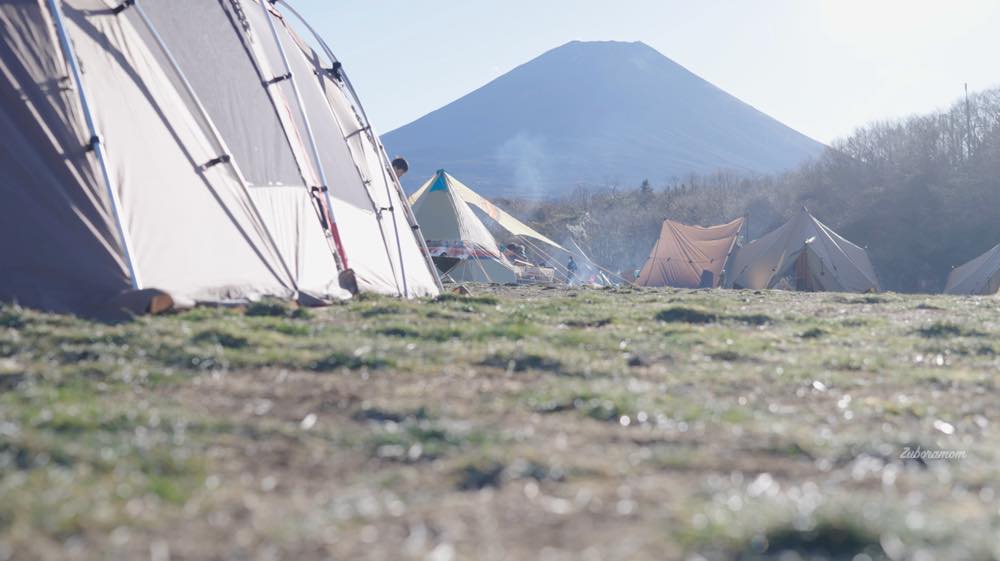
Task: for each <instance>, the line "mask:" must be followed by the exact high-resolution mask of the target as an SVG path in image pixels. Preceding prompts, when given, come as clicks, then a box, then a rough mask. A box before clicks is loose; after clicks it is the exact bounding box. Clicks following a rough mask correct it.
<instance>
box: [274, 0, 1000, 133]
mask: <svg viewBox="0 0 1000 561" xmlns="http://www.w3.org/2000/svg"><path fill="white" fill-rule="evenodd" d="M288 1H289V2H290V3H291V5H292V6H294V7H295V8H296V9H298V10H299V11H300V12H302V13H303V15H304V16H305V17H306V18H307V19H308V20H309V21H310V23H311V24H312V25H313V26H314V27H315V28H317V30H318V31H319V32H320V34H321V35H323V37H324V38H325V39H326V41H327V42H328V43H329V45H330V46H331V48H332V50H333V52H334V53H335V54H336V56H337V57H338V58H339V59H340V60H341V61H342V62H343V64H344V68H345V69H346V70H347V72H348V73H349V74H350V76H351V80H352V81H353V82H354V84H355V86H356V87H357V89H358V92H359V95H360V97H361V99H362V101H363V103H364V105H365V108H366V110H367V112H368V114H369V116H370V117H371V119H372V121H373V122H374V124H375V127H376V128H377V129H378V130H379V132H382V133H384V132H388V131H390V130H392V129H395V128H397V127H399V126H401V125H404V124H406V123H409V122H411V121H413V120H415V119H417V118H419V117H421V116H423V115H424V114H426V113H429V112H431V111H433V110H435V109H438V108H440V107H442V106H444V105H447V104H448V103H450V102H451V101H454V100H456V99H458V98H460V97H462V96H463V95H465V94H467V93H469V92H471V91H473V90H475V89H476V88H478V87H481V86H483V85H485V84H486V83H488V82H489V81H490V80H492V79H494V78H496V77H498V76H500V75H502V74H504V73H506V72H507V71H509V70H511V69H513V68H515V67H517V66H519V65H521V64H523V63H525V62H527V61H529V60H531V59H533V58H535V57H537V56H538V55H540V54H542V53H544V52H545V51H548V50H550V49H553V48H555V47H558V46H559V45H562V44H564V43H567V42H569V41H572V40H584V41H586V40H621V41H642V42H644V43H646V44H648V45H650V46H652V47H653V48H655V49H657V50H658V51H660V52H661V53H663V54H664V55H666V56H667V57H670V58H671V59H673V60H674V61H676V62H677V63H679V64H681V65H683V66H685V67H686V68H688V69H689V70H691V71H692V72H694V73H695V74H698V75H699V76H701V77H702V78H704V79H706V80H708V81H709V82H712V83H713V84H715V85H716V86H718V87H720V88H722V89H723V90H725V91H727V92H729V93H730V94H732V95H734V96H736V97H737V98H739V99H741V100H743V101H745V102H747V103H749V104H750V105H753V106H754V107H756V108H757V109H759V110H761V111H763V112H765V113H767V114H769V115H771V116H772V117H774V118H776V119H778V120H779V121H781V122H783V123H785V124H786V125H788V126H790V127H792V128H794V129H796V130H798V131H800V132H803V133H805V134H807V135H809V136H811V137H813V138H815V139H816V140H819V141H821V142H824V143H829V142H831V141H833V140H835V139H837V138H843V137H845V136H847V135H849V134H851V133H852V132H853V131H854V130H855V129H856V128H858V127H861V126H864V125H865V124H867V123H870V122H872V121H876V120H884V119H895V118H902V117H906V116H908V115H912V114H915V113H925V112H929V111H934V110H937V109H943V108H946V107H947V106H949V105H950V104H951V103H952V102H954V101H957V100H959V99H960V98H961V97H962V95H963V88H964V84H966V83H968V84H969V89H970V91H972V92H975V91H979V90H983V89H987V88H990V87H997V86H1000V58H998V55H1000V0H450V1H446V0H288Z"/></svg>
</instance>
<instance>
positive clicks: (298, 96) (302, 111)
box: [259, 0, 349, 270]
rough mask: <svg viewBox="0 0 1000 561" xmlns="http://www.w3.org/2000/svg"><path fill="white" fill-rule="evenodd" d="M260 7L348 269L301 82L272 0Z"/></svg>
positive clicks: (336, 239) (334, 236)
mask: <svg viewBox="0 0 1000 561" xmlns="http://www.w3.org/2000/svg"><path fill="white" fill-rule="evenodd" d="M259 1H260V7H261V9H262V10H264V18H265V19H267V25H268V27H270V29H271V36H272V37H273V38H274V42H275V46H277V48H278V53H279V54H280V55H281V63H282V65H284V67H285V73H286V76H288V78H289V81H290V82H291V83H292V91H293V92H294V93H295V103H296V105H297V106H298V108H299V116H300V117H301V118H302V122H303V123H304V124H305V127H306V131H305V132H306V138H307V139H308V141H309V151H310V152H311V153H312V158H313V164H314V165H315V166H316V171H317V173H318V174H319V180H320V182H322V183H323V185H321V186H320V189H321V190H322V191H323V197H324V199H325V200H326V210H327V212H328V213H329V219H330V223H331V224H330V227H331V229H332V231H333V239H334V243H335V244H336V246H337V252H338V253H340V259H341V261H342V264H343V266H344V269H345V270H346V269H348V268H349V266H348V264H347V254H346V253H344V245H343V243H342V242H341V241H340V232H339V231H338V230H337V219H336V217H335V216H334V214H333V202H332V201H331V199H330V184H329V182H328V181H327V177H326V171H324V170H323V163H322V160H321V159H320V155H319V146H318V145H317V144H316V134H315V132H314V131H313V128H312V123H311V122H310V121H309V115H308V114H307V113H306V107H305V102H304V101H303V100H302V91H301V90H300V89H299V83H298V81H297V80H296V79H295V76H294V75H293V74H292V65H291V63H290V62H289V60H288V53H287V52H285V45H284V43H282V42H281V36H280V35H278V28H277V26H275V25H274V19H272V16H271V11H270V10H268V9H267V4H268V2H269V1H271V0H259Z"/></svg>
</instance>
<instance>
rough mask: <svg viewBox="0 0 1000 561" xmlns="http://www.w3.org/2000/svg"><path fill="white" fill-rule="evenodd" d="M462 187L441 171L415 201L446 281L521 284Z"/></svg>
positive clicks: (418, 194) (431, 247) (424, 231)
mask: <svg viewBox="0 0 1000 561" xmlns="http://www.w3.org/2000/svg"><path fill="white" fill-rule="evenodd" d="M460 186H461V187H464V186H463V185H462V184H461V183H460V182H459V181H458V180H457V179H455V178H454V177H452V176H450V175H448V173H446V172H445V171H444V170H439V171H438V172H437V173H436V174H435V175H434V177H432V178H431V179H430V180H429V181H428V182H427V183H425V184H424V186H423V187H421V188H420V190H419V191H417V193H416V195H417V196H416V197H415V198H414V199H413V212H414V214H415V215H416V217H417V222H419V223H420V225H421V228H422V230H423V233H424V236H425V237H426V243H427V247H428V250H429V251H430V254H431V256H432V257H433V258H434V260H435V263H437V265H438V269H439V270H440V271H441V275H442V277H443V278H444V279H445V280H452V281H454V282H494V283H505V284H506V283H514V282H517V268H516V267H515V266H514V265H513V264H512V263H511V262H510V261H509V260H507V258H506V257H504V255H503V252H501V251H500V248H499V247H498V246H497V242H496V240H495V239H494V238H493V235H492V234H490V232H489V230H487V228H486V226H485V225H484V224H483V223H482V221H481V220H479V218H478V217H476V214H475V213H474V212H473V211H472V209H471V208H469V205H468V204H466V202H465V200H464V199H463V198H462V197H461V194H460V189H461V187H460ZM466 189H468V188H467V187H466Z"/></svg>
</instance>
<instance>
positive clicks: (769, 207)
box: [502, 89, 1000, 292]
mask: <svg viewBox="0 0 1000 561" xmlns="http://www.w3.org/2000/svg"><path fill="white" fill-rule="evenodd" d="M502 204H504V205H505V206H508V207H511V208H512V209H513V210H514V212H515V213H517V214H520V215H522V216H524V217H526V218H527V219H528V220H529V221H530V222H532V223H533V224H534V225H536V226H537V227H539V229H540V230H541V231H543V232H544V233H546V234H548V235H550V236H553V237H555V239H557V240H562V239H565V238H567V237H568V236H570V235H572V236H573V237H574V238H575V239H576V240H577V241H578V242H579V243H580V245H581V246H583V247H584V248H586V249H588V250H589V251H590V252H591V253H592V255H591V257H592V258H594V260H595V261H597V262H599V263H602V264H605V265H606V266H608V267H610V268H613V269H616V270H622V271H630V270H632V269H635V268H638V267H641V266H642V264H643V262H644V261H645V259H646V257H647V256H648V254H649V251H650V249H651V248H652V245H653V243H654V242H655V240H656V238H657V235H658V234H659V230H660V224H661V223H662V221H663V219H665V218H670V219H673V220H678V221H681V222H684V223H688V224H701V225H710V224H718V223H722V222H727V221H729V220H732V219H734V218H737V217H740V216H746V217H747V219H748V221H749V235H750V238H751V239H755V238H757V237H759V236H761V235H762V234H764V233H766V232H768V231H770V230H772V229H774V228H775V227H777V226H779V225H780V224H781V223H782V222H783V221H784V220H785V219H787V218H788V217H790V216H791V215H792V213H793V212H795V211H797V210H798V209H799V208H801V207H802V206H806V207H807V208H809V210H810V211H811V212H812V213H813V214H814V215H816V217H817V218H819V219H820V220H822V221H823V222H825V223H826V224H827V225H829V226H831V227H832V228H834V229H835V230H837V231H838V232H840V233H841V234H842V235H844V236H845V237H846V238H848V239H850V240H851V241H853V242H855V243H857V244H858V245H861V246H864V247H867V248H868V249H869V251H870V253H871V256H872V259H873V261H874V263H875V267H876V269H877V270H878V273H879V276H880V278H881V280H882V284H883V287H884V288H885V289H887V290H896V291H901V292H924V291H927V292H933V291H937V290H940V289H941V288H942V287H943V285H944V282H945V279H946V277H947V275H948V273H949V272H950V270H951V268H952V267H954V266H956V265H959V264H961V263H964V262H965V261H968V260H969V259H972V258H973V257H975V256H977V255H979V254H981V253H982V252H984V251H986V250H987V249H989V248H990V247H992V246H993V245H995V244H996V243H998V242H1000V89H996V90H989V91H986V92H983V93H980V94H977V95H974V96H972V97H971V98H970V99H969V101H968V104H966V102H965V101H964V100H962V101H961V102H959V103H956V104H955V105H954V106H953V107H952V108H951V109H949V110H948V111H944V112H940V113H935V114H931V115H923V116H914V117H911V118H908V119H905V120H901V121H895V122H878V123H874V124H871V125H869V126H867V127H865V128H862V129H860V130H858V131H857V132H856V133H855V134H853V135H852V136H851V137H849V138H847V139H846V140H842V141H838V142H836V143H834V145H833V146H832V147H830V148H829V149H828V150H827V151H826V152H825V153H824V154H823V156H822V157H820V158H819V159H818V161H815V162H812V163H809V164H807V165H805V166H803V167H802V168H800V169H798V170H796V171H793V172H789V173H786V174H783V175H780V176H758V177H747V176H741V175H738V174H731V173H719V174H716V175H712V176H701V177H689V178H685V179H683V180H677V181H672V182H670V183H669V184H666V185H658V186H653V185H650V184H649V183H648V182H644V183H643V184H642V185H638V186H630V187H627V188H626V187H616V186H608V187H604V188H584V187H581V188H579V189H577V190H576V191H575V192H573V193H572V194H570V195H568V196H565V197H562V198H559V199H556V200H550V201H545V202H542V203H538V202H525V201H502Z"/></svg>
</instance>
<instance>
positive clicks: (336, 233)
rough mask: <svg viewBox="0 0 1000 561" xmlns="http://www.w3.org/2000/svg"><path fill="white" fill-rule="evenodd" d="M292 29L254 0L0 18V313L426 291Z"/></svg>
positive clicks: (422, 268) (347, 112)
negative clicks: (140, 295)
mask: <svg viewBox="0 0 1000 561" xmlns="http://www.w3.org/2000/svg"><path fill="white" fill-rule="evenodd" d="M279 6H280V7H281V11H279ZM289 17H296V18H297V15H296V14H295V13H294V12H293V11H291V9H290V8H289V7H288V6H287V4H286V3H285V2H284V1H279V2H277V3H272V2H270V1H267V0H226V1H207V0H128V1H120V0H115V1H111V0H8V1H4V2H0V135H2V137H3V138H4V139H5V140H4V142H3V143H2V145H0V200H2V204H0V270H2V274H0V301H17V302H20V303H21V304H23V305H28V306H32V307H38V308H43V309H49V310H55V311H67V312H88V311H92V310H96V309H97V308H99V307H101V305H102V304H104V303H106V302H108V301H110V300H112V299H114V298H115V297H117V296H118V295H120V294H121V293H123V292H128V291H130V290H131V291H135V290H137V289H145V288H156V289H160V290H162V291H165V292H167V293H169V294H170V295H172V296H173V297H175V298H177V299H182V300H192V301H204V300H208V301H220V300H233V299H248V298H255V297H258V296H262V295H276V296H282V297H289V298H293V297H300V296H303V295H309V296H314V297H320V298H341V297H345V296H347V292H346V291H345V290H344V289H343V288H341V283H342V282H345V281H346V282H347V284H349V285H353V284H355V283H356V284H357V286H358V287H359V288H360V289H361V290H365V291H374V292H380V293H387V294H398V295H405V296H416V295H425V294H435V293H437V292H438V290H439V281H438V280H437V277H436V275H435V272H434V269H433V267H432V265H431V263H430V260H429V257H428V255H427V253H426V251H425V248H424V247H423V242H422V236H421V235H420V234H419V232H418V231H415V227H416V222H415V221H414V219H413V216H412V213H411V212H410V209H409V208H408V207H407V205H406V200H405V198H403V196H402V190H401V188H400V187H399V184H398V181H397V180H396V178H395V176H394V175H393V173H392V171H391V170H390V169H389V166H388V159H387V158H386V156H385V153H384V150H383V149H382V147H381V145H380V144H379V142H378V139H377V137H376V136H375V134H374V133H373V131H372V128H371V125H370V124H369V123H368V121H367V119H366V118H365V115H364V112H363V110H362V109H361V106H360V104H359V103H358V101H357V98H356V96H355V93H354V90H353V88H352V87H351V85H350V82H349V81H348V80H347V78H346V76H345V75H344V73H343V70H342V68H341V64H340V63H339V62H338V61H337V60H336V59H335V58H334V57H333V55H332V54H331V53H330V52H329V49H327V48H326V46H325V44H324V43H323V42H322V40H321V39H319V38H318V37H317V38H316V44H318V45H320V46H321V47H322V50H323V52H322V54H320V53H317V52H315V51H314V50H313V49H312V48H310V47H309V45H308V44H307V43H306V42H305V41H303V40H302V39H301V38H300V37H299V36H298V35H296V33H295V32H294V31H293V29H292V21H291V20H289V19H288V18H289ZM295 21H300V20H295ZM301 24H303V25H304V22H301ZM306 27H307V28H308V26H306ZM352 288H353V286H352Z"/></svg>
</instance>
